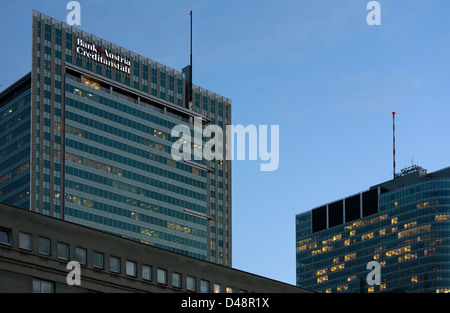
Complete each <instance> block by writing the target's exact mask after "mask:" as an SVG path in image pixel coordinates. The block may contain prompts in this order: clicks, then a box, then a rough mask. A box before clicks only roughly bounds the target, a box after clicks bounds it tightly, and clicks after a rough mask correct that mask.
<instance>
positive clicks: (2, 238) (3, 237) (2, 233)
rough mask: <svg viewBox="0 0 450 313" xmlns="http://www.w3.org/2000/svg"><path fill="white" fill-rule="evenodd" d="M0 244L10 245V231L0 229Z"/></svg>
mask: <svg viewBox="0 0 450 313" xmlns="http://www.w3.org/2000/svg"><path fill="white" fill-rule="evenodd" d="M0 243H4V244H7V245H11V231H9V230H4V229H0Z"/></svg>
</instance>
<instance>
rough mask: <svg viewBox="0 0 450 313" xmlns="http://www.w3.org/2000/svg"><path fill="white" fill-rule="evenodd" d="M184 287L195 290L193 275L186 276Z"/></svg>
mask: <svg viewBox="0 0 450 313" xmlns="http://www.w3.org/2000/svg"><path fill="white" fill-rule="evenodd" d="M186 289H187V290H189V291H195V277H191V276H187V277H186Z"/></svg>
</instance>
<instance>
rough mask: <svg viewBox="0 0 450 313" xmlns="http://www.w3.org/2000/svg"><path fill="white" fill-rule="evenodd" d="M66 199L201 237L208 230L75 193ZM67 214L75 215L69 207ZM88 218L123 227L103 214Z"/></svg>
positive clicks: (179, 213) (156, 234)
mask: <svg viewBox="0 0 450 313" xmlns="http://www.w3.org/2000/svg"><path fill="white" fill-rule="evenodd" d="M55 198H56V197H55ZM58 198H59V194H58ZM65 199H66V203H73V204H77V205H81V206H84V207H87V208H94V209H96V210H98V211H103V212H108V213H113V214H115V215H117V216H122V217H125V218H130V219H134V220H137V221H142V222H145V223H149V224H152V225H157V226H161V227H164V228H168V229H173V230H177V231H179V232H183V233H186V234H187V233H189V234H191V235H194V236H197V237H200V238H206V232H205V231H203V230H200V229H198V228H194V227H188V226H186V225H180V224H177V223H170V222H168V221H167V220H165V219H163V218H157V217H154V216H150V215H147V214H143V213H137V212H134V211H131V210H128V209H125V208H123V207H115V206H113V205H110V204H104V203H101V202H97V201H93V200H89V199H85V198H83V197H79V196H74V195H70V194H66V197H65ZM153 207H155V208H156V206H153ZM144 209H145V208H144ZM160 209H161V208H159V207H158V208H156V210H153V212H159V213H163V212H164V211H163V210H160ZM171 213H172V214H171V216H175V217H177V218H179V219H181V218H186V217H187V216H189V215H187V214H185V213H181V212H178V211H174V212H171ZM176 213H178V214H176ZM67 214H69V215H73V214H72V213H71V211H70V209H68V212H67ZM79 214H81V213H79ZM86 214H87V213H86ZM74 216H75V215H74ZM160 216H161V217H162V216H163V215H162V214H161V215H160ZM88 219H89V220H92V221H94V222H96V223H100V224H106V225H108V224H111V226H115V227H119V228H122V227H121V222H119V221H115V222H112V220H111V219H109V218H106V217H104V216H101V215H95V214H94V215H93V216H92V217H89V218H88ZM197 219H200V218H197ZM202 224H204V223H201V224H200V225H202ZM128 225H132V224H128ZM123 228H125V227H123ZM137 229H139V227H137V226H136V231H137ZM141 233H143V232H142V230H141ZM158 234H159V232H156V231H152V233H151V236H153V237H159V238H163V237H164V236H162V235H158Z"/></svg>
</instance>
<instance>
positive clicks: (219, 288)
mask: <svg viewBox="0 0 450 313" xmlns="http://www.w3.org/2000/svg"><path fill="white" fill-rule="evenodd" d="M222 288H223V287H222V285H221V284H214V293H222V292H223V290H222Z"/></svg>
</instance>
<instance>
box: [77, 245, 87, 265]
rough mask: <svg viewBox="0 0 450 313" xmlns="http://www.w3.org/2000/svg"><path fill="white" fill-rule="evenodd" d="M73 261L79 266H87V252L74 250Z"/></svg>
mask: <svg viewBox="0 0 450 313" xmlns="http://www.w3.org/2000/svg"><path fill="white" fill-rule="evenodd" d="M75 261H77V262H78V263H80V264H83V265H86V264H87V251H86V249H84V248H78V247H76V248H75Z"/></svg>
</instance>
